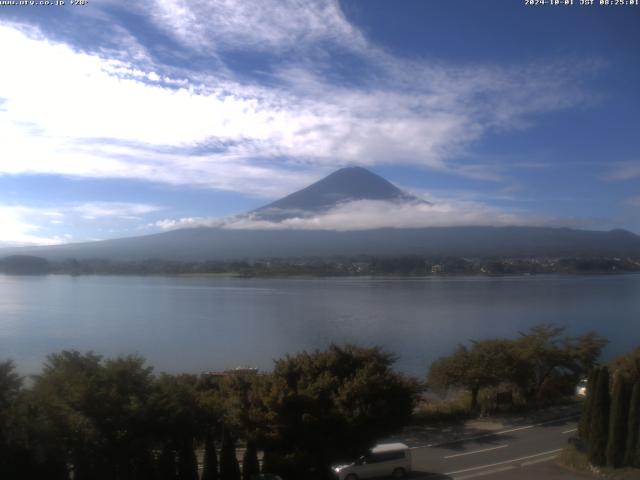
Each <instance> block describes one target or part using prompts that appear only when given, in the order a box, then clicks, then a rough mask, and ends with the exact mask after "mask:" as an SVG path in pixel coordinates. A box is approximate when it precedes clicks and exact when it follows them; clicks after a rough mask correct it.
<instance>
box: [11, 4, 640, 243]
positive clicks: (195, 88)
mask: <svg viewBox="0 0 640 480" xmlns="http://www.w3.org/2000/svg"><path fill="white" fill-rule="evenodd" d="M574 3H575V5H573V6H570V7H569V6H549V5H546V6H536V7H534V6H526V5H524V1H522V2H521V1H516V0H514V1H500V0H498V1H490V0H483V1H481V2H480V1H473V0H460V1H457V2H449V1H444V0H443V1H435V0H434V1H422V0H417V1H408V0H406V1H403V2H392V1H382V0H367V1H363V0H359V1H353V0H349V1H341V2H337V1H330V0H318V1H291V0H289V1H287V0H274V1H271V0H216V1H200V0H194V1H189V2H178V1H174V0H163V1H159V0H158V1H153V0H148V1H142V2H119V1H114V0H89V1H88V3H87V5H85V6H71V5H70V4H69V2H67V4H66V5H65V6H19V5H16V6H9V5H6V6H0V42H1V43H0V44H1V45H3V48H2V49H0V65H2V73H1V74H0V225H1V226H2V228H0V245H14V244H28V243H36V244H44V243H60V242H73V241H84V240H93V239H103V238H113V237H122V236H132V235H142V234H148V233H155V232H158V231H162V230H166V229H169V228H176V227H180V226H189V225H199V224H205V225H218V224H220V219H223V218H225V217H228V216H231V215H235V214H239V213H242V212H244V211H247V210H251V209H252V208H256V207H258V206H260V205H262V204H265V203H267V202H269V201H271V200H273V199H276V198H278V197H280V196H282V195H284V194H287V193H290V192H291V191H294V190H296V189H299V188H301V187H303V186H305V185H307V184H308V183H311V182H312V181H314V180H317V179H319V178H321V177H322V176H323V175H326V174H328V173H330V172H331V171H333V170H335V169H337V168H340V167H342V166H347V165H361V166H364V167H367V168H370V169H371V170H372V171H374V172H376V173H379V174H381V175H383V176H384V177H386V178H387V179H389V180H391V181H392V182H394V183H395V184H397V185H398V186H400V187H401V188H404V189H406V190H408V191H410V192H412V193H414V194H416V195H420V196H422V197H424V198H426V199H428V200H429V201H430V202H431V205H429V206H426V205H428V204H420V205H402V206H398V205H387V204H379V203H375V202H354V203H353V204H346V205H342V206H341V207H340V208H339V209H336V210H335V211H332V212H328V213H327V215H324V216H322V217H321V218H315V219H313V221H300V222H297V223H295V224H289V225H287V228H294V227H295V228H310V227H314V228H340V229H343V228H349V227H348V226H349V225H355V226H356V227H355V228H368V227H372V226H383V225H389V226H430V225H461V224H496V225H504V224H523V225H562V226H574V227H580V228H592V229H611V228H626V229H629V230H631V231H634V232H636V233H640V215H639V214H638V212H639V211H640V153H639V152H640V119H639V116H638V113H639V112H640V55H639V54H638V45H639V44H640V28H638V25H640V7H638V6H600V5H594V6H591V7H586V6H580V5H579V0H574ZM7 46H10V47H9V48H7ZM236 226H238V225H236ZM244 226H246V224H244ZM249 226H256V225H249ZM240 227H241V228H242V225H241V226H240ZM265 227H269V228H271V227H273V226H268V225H267V226H265Z"/></svg>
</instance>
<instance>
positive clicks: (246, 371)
mask: <svg viewBox="0 0 640 480" xmlns="http://www.w3.org/2000/svg"><path fill="white" fill-rule="evenodd" d="M257 374H258V369H257V368H253V367H236V368H232V369H229V370H222V371H212V372H206V373H205V374H204V375H206V376H209V377H214V378H225V377H234V376H249V375H257Z"/></svg>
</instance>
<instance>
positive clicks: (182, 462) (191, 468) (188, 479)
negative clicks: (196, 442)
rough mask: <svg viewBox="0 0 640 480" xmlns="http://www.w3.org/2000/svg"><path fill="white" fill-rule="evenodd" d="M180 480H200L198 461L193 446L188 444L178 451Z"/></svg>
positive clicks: (184, 444)
mask: <svg viewBox="0 0 640 480" xmlns="http://www.w3.org/2000/svg"><path fill="white" fill-rule="evenodd" d="M178 480H198V460H197V459H196V453H195V451H194V450H193V444H191V443H188V442H185V443H183V444H182V445H181V446H180V450H179V451H178Z"/></svg>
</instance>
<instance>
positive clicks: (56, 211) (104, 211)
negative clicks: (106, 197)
mask: <svg viewBox="0 0 640 480" xmlns="http://www.w3.org/2000/svg"><path fill="white" fill-rule="evenodd" d="M160 210H162V207H160V206H157V205H150V204H145V203H123V202H84V203H72V204H63V205H57V206H55V207H33V206H25V205H11V204H0V225H1V226H2V228H1V229H0V247H7V246H21V245H54V244H60V243H67V242H69V241H71V240H72V239H73V238H72V236H71V235H70V234H68V233H65V234H59V235H58V234H52V233H51V232H50V231H48V230H49V229H52V230H53V231H58V230H59V229H61V228H65V227H66V228H68V227H69V226H71V225H74V226H79V225H82V226H88V225H92V226H95V225H101V224H104V222H109V223H113V222H114V221H115V222H117V223H119V224H121V223H122V222H123V221H124V222H129V221H136V220H140V219H141V218H143V217H144V216H145V215H147V214H149V213H154V212H157V211H160Z"/></svg>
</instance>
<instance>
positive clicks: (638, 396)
mask: <svg viewBox="0 0 640 480" xmlns="http://www.w3.org/2000/svg"><path fill="white" fill-rule="evenodd" d="M639 437H640V381H639V382H636V383H635V385H634V386H633V391H632V392H631V401H630V405H629V422H628V424H627V445H626V451H625V456H624V463H625V465H628V466H632V467H637V466H640V457H639V456H638V448H639V447H640V445H639V442H638V440H639Z"/></svg>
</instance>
